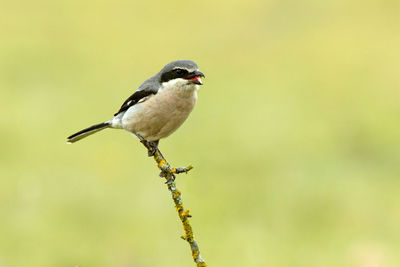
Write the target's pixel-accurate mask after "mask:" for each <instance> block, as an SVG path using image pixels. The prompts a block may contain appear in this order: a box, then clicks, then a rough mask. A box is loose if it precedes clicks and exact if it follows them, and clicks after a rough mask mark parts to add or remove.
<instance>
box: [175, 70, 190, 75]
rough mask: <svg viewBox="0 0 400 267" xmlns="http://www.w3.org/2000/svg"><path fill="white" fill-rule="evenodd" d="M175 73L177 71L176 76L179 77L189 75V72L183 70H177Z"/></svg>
mask: <svg viewBox="0 0 400 267" xmlns="http://www.w3.org/2000/svg"><path fill="white" fill-rule="evenodd" d="M174 71H175V73H176V75H178V76H183V75H185V74H186V73H187V71H186V70H183V69H175V70H174Z"/></svg>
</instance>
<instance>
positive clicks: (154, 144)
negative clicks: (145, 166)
mask: <svg viewBox="0 0 400 267" xmlns="http://www.w3.org/2000/svg"><path fill="white" fill-rule="evenodd" d="M135 135H136V136H137V138H139V140H140V143H142V144H143V145H144V146H145V147H146V148H147V155H148V156H149V157H153V156H154V154H155V153H156V151H157V149H158V142H159V140H157V141H147V140H146V139H144V138H143V137H142V136H141V135H140V134H137V133H135Z"/></svg>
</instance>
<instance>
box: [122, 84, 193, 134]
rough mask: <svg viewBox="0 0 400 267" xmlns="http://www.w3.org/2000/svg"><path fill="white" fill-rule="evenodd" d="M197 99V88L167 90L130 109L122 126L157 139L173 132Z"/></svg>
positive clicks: (123, 119) (185, 117) (123, 117)
mask: <svg viewBox="0 0 400 267" xmlns="http://www.w3.org/2000/svg"><path fill="white" fill-rule="evenodd" d="M196 100H197V91H196V90H190V91H181V90H164V91H160V92H158V93H157V94H156V95H154V96H152V97H150V98H149V99H147V100H146V101H144V102H142V103H138V104H136V105H134V106H132V107H131V108H129V109H128V110H127V111H126V112H125V114H124V115H123V116H122V120H121V123H122V127H123V128H124V129H125V130H127V131H129V132H132V133H136V134H140V135H141V136H142V137H143V138H144V139H146V140H148V141H156V140H159V139H161V138H165V137H167V136H169V135H170V134H172V133H173V132H174V131H175V130H176V129H178V128H179V126H181V125H182V123H183V122H184V121H185V120H186V119H187V117H188V116H189V114H190V112H191V111H192V110H193V107H194V105H195V104H196Z"/></svg>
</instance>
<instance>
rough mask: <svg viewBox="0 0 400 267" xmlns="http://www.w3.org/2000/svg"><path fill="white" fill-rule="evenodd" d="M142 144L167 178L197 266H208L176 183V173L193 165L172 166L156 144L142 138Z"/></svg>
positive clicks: (161, 174) (184, 238)
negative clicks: (195, 238) (152, 144)
mask: <svg viewBox="0 0 400 267" xmlns="http://www.w3.org/2000/svg"><path fill="white" fill-rule="evenodd" d="M141 142H142V144H143V145H144V146H145V147H146V148H147V149H148V150H149V154H150V153H151V154H153V156H154V160H155V161H156V162H157V166H158V168H159V169H160V170H161V173H160V176H161V177H163V178H165V180H166V182H165V184H166V185H167V187H168V190H169V191H170V192H171V195H172V199H173V201H174V203H175V208H176V210H177V212H178V215H179V219H180V220H181V222H182V226H183V230H184V232H185V235H184V236H181V238H182V239H183V240H186V241H187V242H188V243H189V245H190V250H191V251H192V257H193V260H194V262H195V263H196V266H197V267H206V266H207V264H206V263H205V261H204V260H203V258H202V257H201V255H200V250H199V246H198V245H197V242H196V241H195V240H194V237H193V229H192V226H191V225H190V222H189V218H191V217H192V216H191V215H190V214H189V212H190V210H189V209H187V210H185V208H184V207H183V202H182V193H181V192H180V191H179V190H178V189H177V188H176V184H175V174H179V173H187V172H188V171H190V170H191V169H193V167H192V166H188V167H184V168H172V167H171V165H170V164H169V163H168V162H167V161H166V159H165V158H164V156H163V155H162V153H161V152H160V150H159V149H158V148H157V147H156V148H155V147H154V146H151V145H150V144H149V143H148V142H146V141H144V140H141Z"/></svg>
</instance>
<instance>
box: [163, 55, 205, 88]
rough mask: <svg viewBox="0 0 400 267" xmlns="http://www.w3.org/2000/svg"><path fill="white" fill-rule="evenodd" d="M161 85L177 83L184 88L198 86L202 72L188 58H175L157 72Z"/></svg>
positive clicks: (200, 83) (202, 76)
mask: <svg viewBox="0 0 400 267" xmlns="http://www.w3.org/2000/svg"><path fill="white" fill-rule="evenodd" d="M159 76H160V83H161V84H162V85H166V84H169V85H177V86H179V85H180V86H184V87H185V88H186V87H187V88H196V89H197V88H198V86H199V85H202V84H203V83H202V81H201V78H204V77H205V76H204V74H203V73H202V72H200V71H199V68H198V67H197V64H196V63H194V62H193V61H190V60H177V61H172V62H171V63H168V64H167V65H166V66H165V67H164V68H163V69H162V70H161V71H160V73H159Z"/></svg>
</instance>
